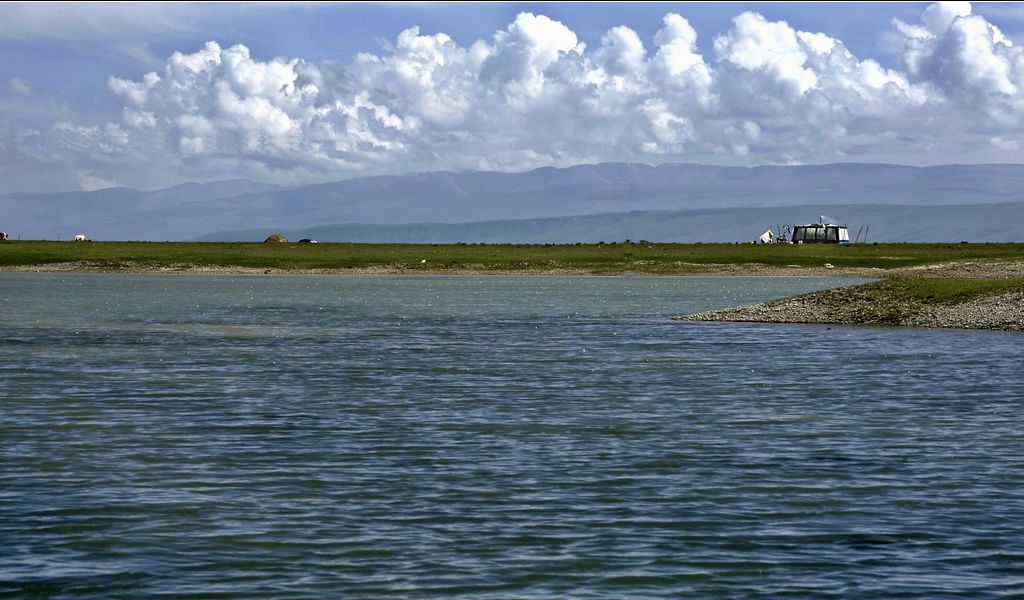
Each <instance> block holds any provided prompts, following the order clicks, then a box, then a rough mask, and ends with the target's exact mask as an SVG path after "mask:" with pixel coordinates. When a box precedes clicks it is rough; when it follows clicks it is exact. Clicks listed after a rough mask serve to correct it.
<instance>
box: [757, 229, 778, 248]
mask: <svg viewBox="0 0 1024 600" xmlns="http://www.w3.org/2000/svg"><path fill="white" fill-rule="evenodd" d="M758 239H759V240H760V241H761V243H762V244H771V243H773V242H774V241H775V234H774V233H772V230H771V229H769V230H768V231H766V232H764V233H762V234H761V237H760V238H758Z"/></svg>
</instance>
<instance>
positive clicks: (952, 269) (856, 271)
mask: <svg viewBox="0 0 1024 600" xmlns="http://www.w3.org/2000/svg"><path fill="white" fill-rule="evenodd" d="M674 266H675V267H677V269H678V270H677V271H674V272H670V273H663V274H664V275H699V276H722V277H729V276H733V277H749V276H762V277H843V278H862V279H884V278H888V277H954V278H967V279H993V278H1024V261H1017V262H994V261H984V262H983V261H964V262H948V263H941V264H935V265H923V266H917V267H903V268H897V269H879V268H830V267H825V266H822V267H800V266H796V265H790V266H785V267H777V266H771V265H764V264H759V263H738V264H736V263H734V264H717V263H678V264H676V265H674ZM0 272H30V273H46V272H51V273H196V274H203V273H209V274H220V275H231V274H246V275H261V274H266V275H592V274H593V273H592V272H591V271H588V270H586V269H570V268H547V269H545V268H529V269H512V270H508V269H489V268H486V267H485V266H484V265H473V264H460V265H458V266H454V267H453V266H437V267H434V266H425V265H407V264H384V265H372V266H367V267H352V268H340V269H280V268H263V267H238V266H222V265H210V264H194V263H161V264H153V263H142V262H121V263H117V264H116V265H111V264H110V263H90V262H86V261H74V262H58V263H47V264H36V265H23V266H0ZM615 274H619V273H615ZM636 274H637V275H638V276H644V275H647V274H646V273H643V272H637V273H636Z"/></svg>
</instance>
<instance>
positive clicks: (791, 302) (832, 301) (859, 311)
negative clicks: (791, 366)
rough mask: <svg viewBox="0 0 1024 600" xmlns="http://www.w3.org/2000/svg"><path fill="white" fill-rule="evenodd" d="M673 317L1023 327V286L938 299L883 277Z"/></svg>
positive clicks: (914, 325) (782, 321)
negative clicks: (951, 300)
mask: <svg viewBox="0 0 1024 600" xmlns="http://www.w3.org/2000/svg"><path fill="white" fill-rule="evenodd" d="M675 318H676V319H677V320H681V321H734V322H754V323H813V324H822V325H824V324H836V325H896V326H904V327H949V328H959V329H1000V330H1005V331H1024V289H1016V290H1010V291H1005V292H1001V293H995V294H987V295H982V296H979V297H975V298H971V299H968V300H965V301H962V302H959V303H955V304H937V303H928V302H922V301H918V300H914V299H907V298H905V297H899V296H897V295H895V294H893V293H892V290H891V288H890V287H889V286H886V285H885V284H884V282H879V283H872V284H865V285H859V286H854V287H848V288H839V289H834V290H824V291H821V292H814V293H810V294H804V295H801V296H794V297H792V298H783V299H781V300H773V301H771V302H765V303H763V304H755V305H753V306H744V307H740V308H730V309H725V310H716V311H707V312H701V313H697V314H692V315H685V316H681V317H675Z"/></svg>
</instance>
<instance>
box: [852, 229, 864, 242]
mask: <svg viewBox="0 0 1024 600" xmlns="http://www.w3.org/2000/svg"><path fill="white" fill-rule="evenodd" d="M863 231H864V226H863V225H861V226H860V229H858V230H857V239H855V240H853V243H854V244H856V243H857V242H859V241H860V234H861V233H863Z"/></svg>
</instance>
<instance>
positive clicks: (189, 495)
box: [0, 274, 1024, 599]
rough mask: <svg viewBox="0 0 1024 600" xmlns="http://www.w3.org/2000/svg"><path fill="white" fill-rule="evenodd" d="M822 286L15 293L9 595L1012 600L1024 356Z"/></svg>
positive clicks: (616, 282)
mask: <svg viewBox="0 0 1024 600" xmlns="http://www.w3.org/2000/svg"><path fill="white" fill-rule="evenodd" d="M836 283H837V282H835V281H834V280H812V279H757V278H647V277H633V278H587V277H579V278H560V277H519V278H513V277H508V278H506V277H479V278H478V277H451V278H445V277H245V276H235V277H219V276H198V277H189V276H130V275H70V276H69V275H55V274H3V275H0V307H2V309H0V331H2V335H0V597H12V598H143V597H146V598H148V597H161V598H199V597H202V598H217V597H221V598H384V597H388V598H466V599H470V598H473V599H475V598H608V599H618V598H679V597H690V598H844V599H846V598H863V599H878V598H965V599H968V598H969V599H977V598H1005V597H1024V424H1022V423H1024V420H1022V417H1024V359H1022V349H1024V336H1021V335H1020V334H1013V333H998V332H967V331H936V330H913V329H882V328H857V327H832V328H826V327H816V326H777V325H775V326H771V325H754V324H724V323H683V322H674V321H670V320H669V319H667V318H666V317H667V316H669V315H674V314H680V313H683V312H689V311H695V310H702V309H706V308H711V307H716V306H725V305H735V304H743V303H749V302H754V301H758V300H762V299H765V298H768V297H773V296H783V295H788V294H791V293H796V292H801V291H806V290H810V289H816V288H819V287H824V286H827V285H835V284H836Z"/></svg>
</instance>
